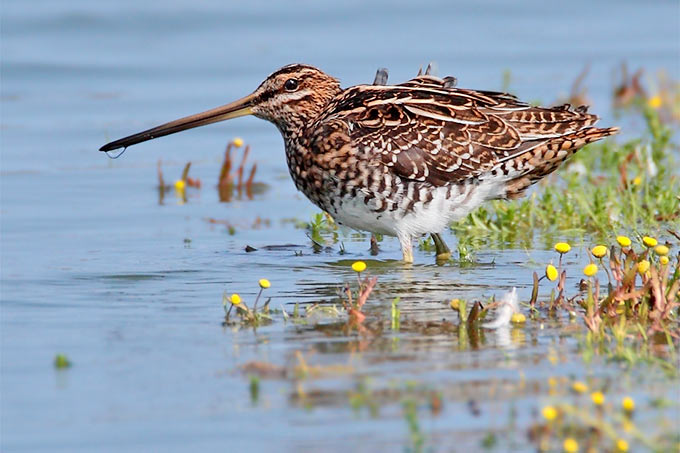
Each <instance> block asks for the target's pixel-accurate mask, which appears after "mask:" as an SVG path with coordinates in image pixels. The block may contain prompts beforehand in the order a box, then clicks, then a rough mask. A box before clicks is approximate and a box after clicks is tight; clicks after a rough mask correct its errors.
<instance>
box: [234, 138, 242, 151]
mask: <svg viewBox="0 0 680 453" xmlns="http://www.w3.org/2000/svg"><path fill="white" fill-rule="evenodd" d="M233 143H234V146H235V147H237V148H240V147H241V146H243V139H242V138H241V137H236V138H235V139H234V141H233Z"/></svg>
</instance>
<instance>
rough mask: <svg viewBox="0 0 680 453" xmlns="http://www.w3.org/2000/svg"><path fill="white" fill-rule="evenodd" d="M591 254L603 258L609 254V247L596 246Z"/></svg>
mask: <svg viewBox="0 0 680 453" xmlns="http://www.w3.org/2000/svg"><path fill="white" fill-rule="evenodd" d="M590 253H592V254H593V256H594V257H595V258H602V257H603V256H605V255H606V254H607V247H605V246H604V245H596V246H595V247H593V249H592V250H591V251H590Z"/></svg>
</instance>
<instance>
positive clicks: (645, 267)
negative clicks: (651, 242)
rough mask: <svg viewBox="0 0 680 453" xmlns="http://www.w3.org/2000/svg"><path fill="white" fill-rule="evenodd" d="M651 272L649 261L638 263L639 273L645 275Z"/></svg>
mask: <svg viewBox="0 0 680 453" xmlns="http://www.w3.org/2000/svg"><path fill="white" fill-rule="evenodd" d="M648 270H649V261H647V260H642V261H640V262H639V263H638V273H639V274H640V275H644V274H645V272H647V271H648Z"/></svg>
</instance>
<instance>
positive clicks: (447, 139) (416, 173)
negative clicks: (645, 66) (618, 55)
mask: <svg viewBox="0 0 680 453" xmlns="http://www.w3.org/2000/svg"><path fill="white" fill-rule="evenodd" d="M429 72H430V71H429V70H428V71H426V73H425V74H419V75H418V76H417V77H416V78H414V79H412V80H409V81H408V82H405V83H402V84H399V85H387V84H386V83H387V72H386V71H385V70H378V73H377V75H376V79H375V82H374V84H373V85H357V86H353V87H350V88H346V89H342V88H341V87H340V83H339V82H338V80H337V79H335V78H333V77H331V76H329V75H327V74H325V73H323V72H322V71H320V70H319V69H317V68H314V67H312V66H307V65H302V64H293V65H289V66H285V67H283V68H281V69H279V70H278V71H276V72H274V73H273V74H271V75H270V76H269V77H267V79H266V80H265V81H264V82H262V84H261V85H260V86H259V87H258V88H257V89H256V90H255V91H254V92H253V93H252V94H250V95H248V96H246V97H244V98H243V99H240V100H238V101H236V102H233V103H231V104H227V105H224V106H222V107H217V108H215V109H212V110H208V111H206V112H203V113H199V114H196V115H192V116H188V117H185V118H181V119H179V120H176V121H172V122H170V123H166V124H163V125H161V126H158V127H155V128H153V129H149V130H147V131H144V132H140V133H138V134H134V135H131V136H129V137H125V138H122V139H120V140H116V141H114V142H111V143H109V144H107V145H104V146H103V147H102V148H101V151H110V150H114V149H118V148H123V147H128V146H130V145H134V144H136V143H140V142H144V141H146V140H151V139H154V138H158V137H162V136H164V135H168V134H173V133H175V132H180V131H183V130H186V129H190V128H193V127H198V126H203V125H206V124H211V123H215V122H218V121H223V120H227V119H230V118H236V117H238V116H243V115H255V116H257V117H259V118H262V119H265V120H268V121H271V122H272V123H274V124H275V125H276V126H277V127H278V128H279V131H281V135H283V139H284V142H285V147H286V159H287V161H288V168H289V170H290V175H291V176H292V178H293V181H294V182H295V185H296V187H297V188H298V189H299V190H301V191H302V192H303V193H304V194H305V195H306V196H307V198H309V199H310V200H311V201H312V202H313V203H314V204H316V205H317V206H319V207H320V208H321V209H323V210H324V211H326V212H328V213H329V214H331V215H332V216H333V218H335V220H336V221H337V222H338V223H339V224H343V225H347V226H349V227H352V228H355V229H359V230H366V231H371V232H374V233H382V234H385V235H390V236H396V237H398V238H399V241H400V243H401V249H402V253H403V257H404V261H406V262H412V261H413V252H412V240H413V238H414V237H417V236H420V235H423V234H428V233H429V234H432V236H433V239H434V240H435V245H436V247H437V254H438V257H439V258H445V257H447V255H448V254H449V252H448V249H447V247H446V244H445V243H444V242H443V241H442V239H441V237H440V236H439V232H441V231H442V230H444V229H445V228H446V227H447V225H449V223H450V222H451V221H453V220H456V219H460V218H461V217H463V216H465V215H466V214H467V213H469V212H470V211H472V210H473V209H475V208H476V207H477V206H479V205H480V204H481V203H483V202H484V201H487V200H492V199H499V198H505V199H509V198H516V197H519V196H521V195H522V194H523V193H524V192H525V191H526V189H527V188H528V187H529V186H531V185H532V184H533V183H535V182H536V181H538V180H539V179H541V178H543V177H544V176H546V175H548V174H549V173H551V172H553V171H554V170H555V169H557V167H559V165H560V164H562V163H563V162H564V161H565V160H566V159H567V158H569V157H570V156H571V155H572V154H574V153H575V152H576V151H577V150H578V149H579V148H581V147H583V146H584V145H586V144H587V143H590V142H593V141H596V140H599V139H601V138H603V137H606V136H608V135H612V134H614V133H616V132H617V130H618V129H617V128H606V129H599V128H595V127H593V125H594V124H595V122H596V121H597V120H598V117H597V116H595V115H592V114H589V113H587V108H586V107H583V106H582V107H578V108H575V109H574V108H572V107H571V106H569V105H564V106H560V107H554V108H545V107H533V106H531V105H529V104H527V103H524V102H521V101H519V100H518V99H517V98H516V97H514V96H512V95H509V94H505V93H498V92H492V91H476V90H469V89H461V88H456V87H455V79H454V78H453V77H446V78H443V79H441V78H438V77H435V76H433V75H430V74H429Z"/></svg>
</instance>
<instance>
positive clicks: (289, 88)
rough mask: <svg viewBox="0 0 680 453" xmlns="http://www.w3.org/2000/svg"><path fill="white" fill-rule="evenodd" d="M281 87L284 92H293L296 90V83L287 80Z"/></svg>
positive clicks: (293, 80)
mask: <svg viewBox="0 0 680 453" xmlns="http://www.w3.org/2000/svg"><path fill="white" fill-rule="evenodd" d="M283 86H284V88H285V89H286V91H295V90H297V88H298V81H297V80H295V79H288V80H286V83H285V84H284V85H283Z"/></svg>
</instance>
